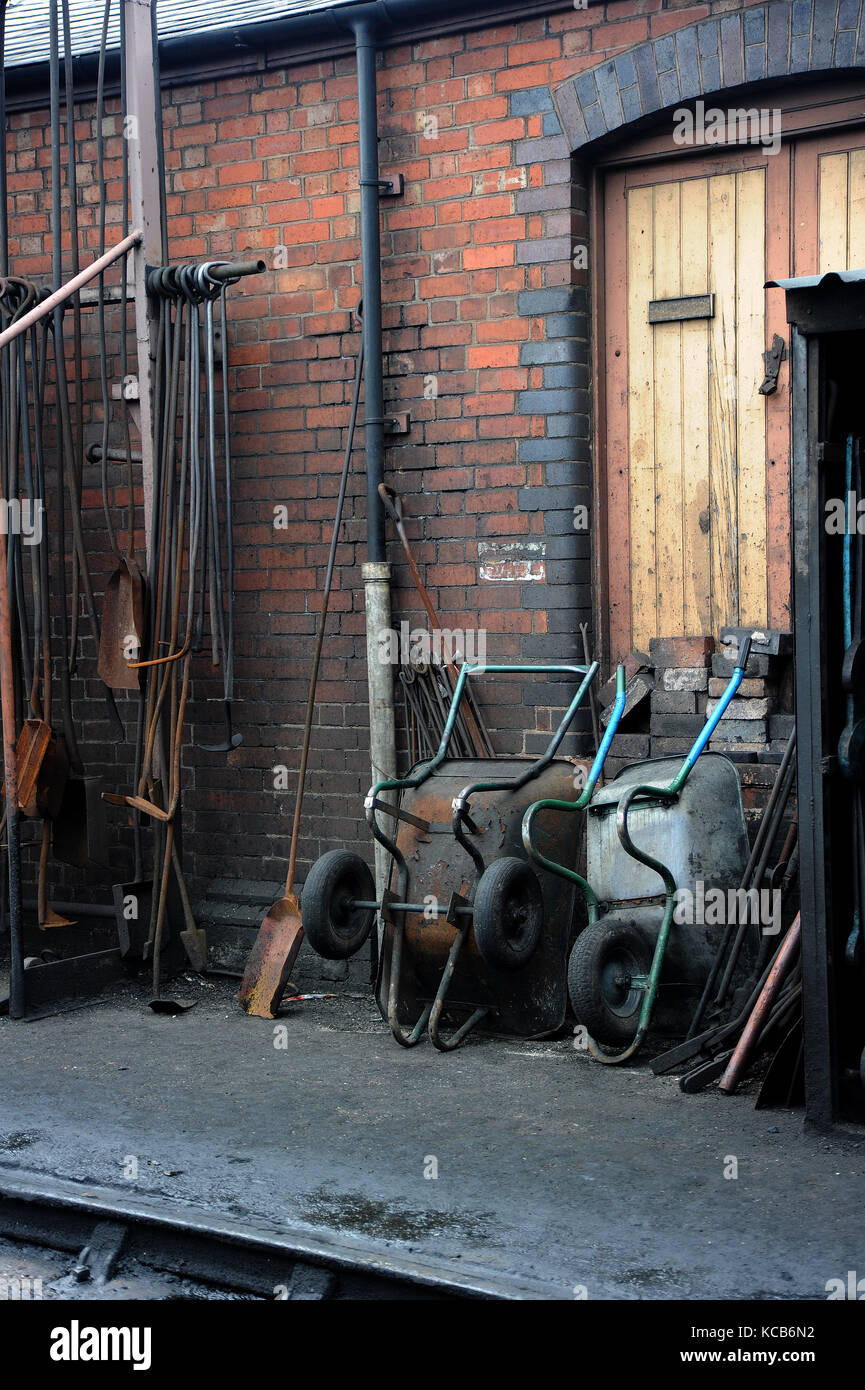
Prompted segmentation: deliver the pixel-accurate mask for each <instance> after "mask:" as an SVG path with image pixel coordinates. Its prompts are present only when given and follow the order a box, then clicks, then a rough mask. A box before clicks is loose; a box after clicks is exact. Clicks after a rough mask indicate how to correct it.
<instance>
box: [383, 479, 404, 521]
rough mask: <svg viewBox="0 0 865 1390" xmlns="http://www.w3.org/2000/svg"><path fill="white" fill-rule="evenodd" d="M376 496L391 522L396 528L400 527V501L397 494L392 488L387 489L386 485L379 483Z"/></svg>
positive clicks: (401, 519) (401, 517)
mask: <svg viewBox="0 0 865 1390" xmlns="http://www.w3.org/2000/svg"><path fill="white" fill-rule="evenodd" d="M378 495H379V497H380V498H381V501H382V506H383V507H384V509H385V511H386V512H387V514H388V516H389V517H390V519H391V521H394V522H396V524H397V526H402V522H403V516H402V501H401V500H400V497H399V494H398V493H396V492H395V491H394V489H393V488H392V487H389V486H388V484H387V483H379V485H378Z"/></svg>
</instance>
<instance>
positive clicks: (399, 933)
mask: <svg viewBox="0 0 865 1390" xmlns="http://www.w3.org/2000/svg"><path fill="white" fill-rule="evenodd" d="M598 669H599V666H598V663H597V662H593V663H592V664H591V665H590V666H577V665H573V666H570V665H556V666H553V665H539V666H529V665H514V666H505V665H471V664H468V663H467V664H464V665H463V666H462V667H461V668H460V672H459V677H458V679H457V684H456V688H455V690H454V697H453V700H452V702H451V707H450V711H449V713H448V718H447V721H446V724H445V728H444V731H443V734H442V738H441V742H440V744H439V747H438V749H437V751H436V753H435V755H434V756H433V757H432V758H431V759H430V760H429V761H428V762H426V763H424V764H422V765H421V766H420V767H419V768H418V769H417V770H416V771H413V772H412V773H410V774H409V776H408V777H403V778H392V779H388V780H385V781H381V782H377V783H376V784H375V785H374V786H373V787H372V788H371V790H370V792H369V794H368V796H367V797H366V800H365V802H364V810H365V814H366V819H367V822H368V824H369V826H370V829H371V830H372V833H373V836H374V837H375V839H376V840H377V841H378V843H379V844H381V845H383V846H384V848H385V849H386V850H387V851H388V854H389V855H390V856H391V859H392V862H393V869H392V873H391V881H393V871H394V870H395V872H396V885H397V886H396V891H395V892H394V891H392V890H391V889H390V888H389V889H388V890H386V892H385V894H384V897H383V901H382V902H381V903H376V902H361V901H355V903H354V907H355V908H369V909H371V910H374V911H379V912H381V915H382V917H383V919H384V922H385V932H386V943H385V944H386V947H387V946H389V961H387V962H385V952H383V955H382V962H381V964H380V973H379V1005H380V1007H381V1008H382V1013H383V1014H384V1015H385V1017H386V1019H387V1022H388V1024H389V1026H390V1029H391V1032H392V1033H393V1036H394V1038H395V1039H396V1041H397V1042H399V1043H400V1044H401V1045H402V1046H403V1047H413V1046H414V1045H415V1044H416V1043H418V1042H419V1041H420V1039H421V1037H422V1036H423V1033H424V1030H425V1029H426V1028H427V1026H428V1027H429V1034H430V1039H431V1041H432V1042H433V1044H434V1046H436V1047H437V1048H438V1049H439V1050H440V1051H451V1050H452V1049H453V1048H455V1047H457V1046H459V1044H460V1043H461V1042H462V1040H463V1039H464V1038H465V1037H466V1035H467V1034H468V1033H469V1032H470V1031H471V1029H472V1028H474V1027H475V1025H476V1024H477V1023H478V1022H479V1021H480V1020H481V1018H483V1017H484V1016H485V1015H486V1014H487V1013H489V1012H490V1007H491V1006H490V1005H489V1004H488V1003H478V1004H477V1006H476V1007H474V1009H473V1010H472V1012H471V1013H470V1016H469V1018H468V1019H467V1020H466V1021H465V1022H464V1023H463V1024H462V1025H461V1026H460V1027H459V1028H458V1029H457V1030H456V1032H454V1033H453V1034H452V1035H451V1036H450V1037H445V1036H444V1034H443V1032H442V1030H441V1017H442V1010H443V1008H444V1005H445V1001H446V998H447V994H448V989H449V987H450V985H451V982H452V980H453V978H454V973H455V971H456V968H457V964H458V961H459V957H460V954H461V952H462V950H463V947H464V945H465V942H466V939H467V937H468V936H469V933H470V930H471V927H472V922H473V917H474V906H473V904H472V903H471V902H469V901H468V900H467V898H466V897H465V896H464V895H461V894H458V893H453V894H452V895H451V898H450V901H449V902H448V905H447V909H446V911H445V913H444V920H445V922H446V923H447V924H448V925H449V926H450V927H452V928H453V929H454V936H453V940H452V942H451V944H450V948H449V950H448V952H447V958H446V960H445V963H444V966H443V968H442V971H441V976H440V979H439V981H438V987H437V989H436V993H435V997H434V999H433V1000H432V1002H430V1003H428V1004H426V1006H425V1007H424V1008H423V1010H422V1012H421V1013H420V1016H419V1017H418V1018H417V1020H416V1021H415V1022H414V1024H413V1025H412V1026H409V1027H406V1026H404V1025H403V1024H402V1023H401V1022H400V1019H399V1012H400V1006H401V1003H403V1002H404V1001H403V999H402V995H401V986H402V983H403V978H402V977H403V957H404V950H405V935H406V918H407V916H408V915H409V914H424V912H425V910H426V909H427V906H428V905H427V904H425V903H423V902H409V901H408V895H409V877H410V870H409V865H408V862H407V860H406V856H405V854H404V853H403V850H402V848H401V847H400V846H399V845H398V844H397V842H396V839H395V838H391V836H389V835H387V834H386V833H385V831H384V830H383V829H382V828H381V826H380V825H379V822H378V814H379V813H382V814H385V815H390V816H392V817H394V818H395V819H397V820H398V821H402V822H403V823H406V824H408V825H409V826H411V827H413V828H414V829H416V830H419V831H420V832H421V834H423V833H425V832H427V831H428V830H429V823H428V822H426V821H424V820H422V819H421V818H420V817H417V816H412V815H411V814H410V813H409V812H407V811H406V810H405V809H404V807H402V806H395V805H393V804H392V803H390V802H389V801H382V800H381V797H382V795H383V793H386V792H398V793H400V794H404V793H405V792H412V791H415V790H416V789H418V788H420V787H422V786H423V785H424V784H425V783H426V782H428V781H429V780H430V779H431V778H432V777H434V776H435V774H436V772H437V771H438V770H439V769H440V768H441V766H442V764H443V763H444V762H445V759H446V757H447V752H448V746H449V744H450V740H451V735H452V733H453V729H454V725H455V722H456V719H457V715H458V711H459V706H460V701H461V700H462V698H463V694H464V691H465V687H466V682H467V680H468V678H469V677H470V676H473V675H479V674H492V675H496V674H506V675H539V674H543V675H577V676H580V677H581V678H582V679H581V683H580V686H579V688H578V690H577V692H576V694H575V695H574V697H573V699H572V700H571V702H570V704H569V705H568V708H567V710H566V711H565V714H564V716H563V718H562V720H561V722H560V724H559V726H558V728H557V729H556V731H555V733H554V734H553V736H552V738H551V740H550V743H549V745H548V746H547V748H546V750H545V752H544V753H543V754H542V755H541V757H539V758H537V759H535V760H534V761H532V762H531V763H530V765H529V766H528V767H526V768H524V769H523V770H522V771H521V772H519V773H517V774H515V775H513V776H511V777H484V778H479V779H476V780H473V781H470V782H469V783H467V784H466V785H464V786H463V788H462V790H461V791H460V792H459V794H458V795H457V796H455V797H454V798H453V801H452V804H451V825H452V830H453V834H454V836H455V838H456V840H457V841H458V843H459V844H461V845H462V846H463V848H465V849H466V851H467V852H468V854H469V856H470V858H471V860H472V863H473V865H474V868H475V882H476V883H477V882H478V880H479V879H480V877H481V876H482V875H483V873H484V870H485V867H486V866H485V862H484V858H483V856H482V855H481V853H480V850H479V849H478V847H477V844H476V843H473V842H472V840H471V839H469V835H471V834H472V833H473V829H474V825H473V822H472V819H471V816H470V808H471V798H472V797H473V796H475V795H477V794H478V793H479V792H481V791H486V792H503V793H511V792H514V791H518V790H519V789H520V788H521V787H523V786H524V785H525V784H526V783H528V782H530V781H533V780H535V779H536V778H538V777H541V776H542V775H543V774H544V773H545V771H546V770H547V769H548V768H549V767H550V764H551V763H552V762H553V759H554V758H555V754H556V752H557V750H558V748H559V746H560V744H561V742H562V740H563V738H564V736H565V734H566V733H567V731H568V729H569V727H570V725H571V723H572V721H573V719H574V716H575V714H576V712H577V710H578V709H579V707H580V705H581V703H582V701H583V699H584V698H585V695H586V692H587V691H588V689H589V686H590V685H591V682H592V681H593V680H594V678H595V676H596V675H597V672H598ZM481 765H483V764H481ZM472 766H476V765H475V764H472V763H469V764H468V767H472ZM469 891H471V889H469ZM385 986H386V987H385ZM385 997H386V1004H385V1003H384V1002H383V1000H384V998H385Z"/></svg>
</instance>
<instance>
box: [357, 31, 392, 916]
mask: <svg viewBox="0 0 865 1390" xmlns="http://www.w3.org/2000/svg"><path fill="white" fill-rule="evenodd" d="M382 17H385V18H386V12H385V10H384V8H383V7H382V6H380V5H376V6H375V7H372V6H369V7H367V6H365V7H364V8H363V10H361V11H359V12H358V13H357V14H356V15H353V16H352V17H351V21H350V22H351V28H352V30H353V32H354V38H355V48H356V53H357V105H358V143H359V155H360V158H359V164H360V197H361V204H360V208H361V213H360V218H361V220H360V226H361V271H362V279H363V288H362V293H363V345H364V421H365V430H366V528H367V542H366V563H365V564H364V565H363V566H362V574H363V588H364V602H365V607H366V670H367V683H368V687H369V754H370V765H371V771H372V781H373V783H376V782H380V781H383V780H385V779H389V778H392V777H395V776H396V727H395V717H394V704H393V668H392V666H391V665H390V663H389V662H386V661H383V660H382V654H383V650H384V648H383V644H382V637H383V635H384V634H385V633H386V632H389V631H390V629H391V611H390V566H389V564H388V562H387V558H386V554H385V539H384V507H383V505H382V501H381V497H380V496H379V490H378V489H379V483H381V482H382V481H383V478H384V383H383V371H382V334H381V227H380V223H379V193H380V184H379V169H378V108H377V101H376V97H377V86H376V66H375V59H376V48H375V33H376V28H375V21H376V19H380V18H382ZM375 867H376V890H377V892H378V895H379V898H381V895H382V893H383V892H384V889H385V886H386V884H387V874H388V867H389V862H388V855H387V852H386V850H385V849H384V848H383V846H381V845H380V844H378V843H376V846H375Z"/></svg>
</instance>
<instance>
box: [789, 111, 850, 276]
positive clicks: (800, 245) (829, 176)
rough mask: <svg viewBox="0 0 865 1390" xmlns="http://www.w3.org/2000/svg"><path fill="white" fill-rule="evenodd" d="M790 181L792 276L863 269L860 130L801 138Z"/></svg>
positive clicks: (797, 146) (796, 149) (797, 144)
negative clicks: (791, 203) (792, 226)
mask: <svg viewBox="0 0 865 1390" xmlns="http://www.w3.org/2000/svg"><path fill="white" fill-rule="evenodd" d="M793 177H794V209H795V216H794V221H795V227H796V236H795V245H794V267H795V268H794V271H793V274H795V275H817V274H825V272H826V271H828V270H861V269H865V131H862V130H853V131H851V130H843V131H837V132H835V133H833V134H831V135H817V136H812V137H810V138H805V137H803V138H802V139H800V140H799V141H797V143H796V148H795V154H794V166H793Z"/></svg>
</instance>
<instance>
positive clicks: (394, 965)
mask: <svg viewBox="0 0 865 1390" xmlns="http://www.w3.org/2000/svg"><path fill="white" fill-rule="evenodd" d="M399 915H400V918H401V919H402V920H401V921H400V922H398V923H396V924H395V926H394V929H393V945H392V947H391V957H390V984H389V987H388V992H387V1021H388V1024H389V1026H390V1031H391V1032H392V1033H393V1035H394V1037H395V1038H396V1041H397V1042H398V1043H399V1044H400V1046H401V1047H415V1046H416V1045H417V1044H418V1043H419V1042H420V1040H421V1038H422V1037H423V1035H424V1030H425V1028H426V1026H427V1023H428V1021H429V1016H430V1011H431V1009H432V1004H427V1006H426V1008H425V1009H424V1011H423V1013H422V1014H421V1016H420V1018H419V1019H418V1021H417V1023H416V1024H415V1025H414V1027H413V1028H412V1029H411V1030H410V1031H409V1032H406V1030H405V1029H404V1028H403V1026H402V1024H401V1023H400V1021H399V1019H398V1018H397V1009H398V1007H399V980H400V972H401V969H402V945H403V938H404V937H405V914H404V913H400V914H399Z"/></svg>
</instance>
